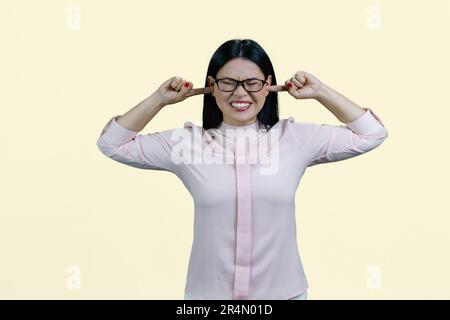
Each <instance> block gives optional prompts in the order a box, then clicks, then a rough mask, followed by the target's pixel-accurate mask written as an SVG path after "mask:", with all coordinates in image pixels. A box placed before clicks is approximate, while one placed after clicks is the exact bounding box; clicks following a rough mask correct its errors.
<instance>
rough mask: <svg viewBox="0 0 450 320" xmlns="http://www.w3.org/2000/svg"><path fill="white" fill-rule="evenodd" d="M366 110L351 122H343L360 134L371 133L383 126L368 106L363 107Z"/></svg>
mask: <svg viewBox="0 0 450 320" xmlns="http://www.w3.org/2000/svg"><path fill="white" fill-rule="evenodd" d="M364 110H366V112H365V113H364V114H363V115H362V116H361V117H359V118H358V119H355V120H353V121H351V122H348V123H345V126H347V127H348V128H350V129H352V131H354V132H356V133H358V134H360V135H372V134H375V133H377V132H379V131H380V130H381V129H383V128H384V125H383V123H382V122H381V120H379V118H378V117H377V116H376V115H375V114H374V113H373V111H372V110H371V109H370V108H364Z"/></svg>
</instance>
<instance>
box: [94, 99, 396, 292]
mask: <svg viewBox="0 0 450 320" xmlns="http://www.w3.org/2000/svg"><path fill="white" fill-rule="evenodd" d="M364 109H365V111H366V112H365V113H364V114H363V115H362V116H361V117H359V118H358V119H356V120H354V121H352V122H349V123H345V125H329V124H318V123H309V122H296V121H295V120H294V118H293V117H288V118H287V119H280V120H279V121H278V122H277V123H276V124H275V125H273V126H272V127H271V128H270V129H269V130H268V129H266V128H262V127H260V126H259V121H258V120H257V121H256V122H255V123H253V124H250V125H245V126H235V125H230V124H227V123H225V122H223V121H222V123H221V124H220V125H219V127H218V128H214V129H209V130H204V129H203V128H202V127H201V126H198V125H195V124H194V123H192V122H190V121H188V122H186V123H185V124H184V126H183V127H182V128H173V129H168V130H162V131H158V132H153V133H148V134H138V132H136V131H132V130H129V129H127V128H124V127H122V126H121V125H119V124H118V123H117V121H116V120H117V119H118V117H120V116H114V117H112V118H111V120H110V121H109V122H108V123H107V124H106V126H105V127H104V129H103V131H102V133H101V134H100V137H99V138H98V141H97V146H98V148H99V149H100V151H101V152H102V153H103V154H104V155H106V156H107V157H109V158H111V159H113V160H115V161H118V162H120V163H123V164H126V165H129V166H132V167H135V168H140V169H150V170H165V171H169V172H172V173H174V174H175V175H177V177H179V179H180V180H181V181H182V183H183V184H184V185H185V187H186V188H187V189H188V191H189V192H190V194H191V195H192V197H193V200H194V207H195V212H194V230H193V231H194V234H193V242H192V249H191V252H190V259H189V266H188V275H187V281H186V286H185V293H187V294H188V295H189V296H191V297H192V298H193V299H272V300H273V299H290V298H292V297H295V296H298V295H300V294H302V293H304V292H305V291H306V290H307V289H308V282H307V279H306V276H305V272H304V270H303V266H302V262H301V259H300V256H299V250H298V246H297V231H296V220H295V193H296V190H297V188H298V185H299V182H300V179H301V177H302V176H303V174H304V172H305V169H306V168H307V167H311V166H314V165H317V164H321V163H327V162H335V161H341V160H345V159H349V158H352V157H355V156H358V155H361V154H363V153H366V152H368V151H370V150H372V149H374V148H376V147H377V146H379V145H380V144H381V143H383V141H384V140H385V139H386V138H387V136H388V133H387V130H386V128H385V126H384V125H383V123H382V122H381V120H380V119H379V118H378V117H377V116H376V115H375V113H374V112H373V111H372V110H371V109H369V108H364Z"/></svg>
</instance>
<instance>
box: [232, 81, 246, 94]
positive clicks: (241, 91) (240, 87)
mask: <svg viewBox="0 0 450 320" xmlns="http://www.w3.org/2000/svg"><path fill="white" fill-rule="evenodd" d="M234 93H235V94H236V95H239V96H241V95H242V94H243V95H247V91H246V90H245V89H244V85H243V83H239V84H238V86H237V88H236V89H235V90H234Z"/></svg>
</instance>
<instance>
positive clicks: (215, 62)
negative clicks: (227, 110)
mask: <svg viewBox="0 0 450 320" xmlns="http://www.w3.org/2000/svg"><path fill="white" fill-rule="evenodd" d="M234 58H244V59H248V60H250V61H252V62H254V63H255V64H257V65H258V66H259V68H260V69H261V71H262V72H263V73H264V78H265V79H267V77H268V76H269V75H272V83H271V85H276V84H277V80H276V77H275V72H274V70H273V66H272V62H271V61H270V59H269V56H268V55H267V53H266V52H265V51H264V49H263V48H262V47H261V46H260V45H259V44H258V43H257V42H256V41H254V40H250V39H243V40H241V39H232V40H228V41H226V42H224V43H223V44H222V45H221V46H220V47H219V48H218V49H217V50H216V52H214V54H213V56H212V58H211V61H210V62H209V66H208V71H207V74H206V79H205V87H207V86H209V84H208V76H211V77H213V78H216V76H217V72H219V70H220V68H222V67H223V66H224V65H225V64H226V63H227V62H228V61H229V60H231V59H234ZM256 117H257V118H258V120H259V122H260V124H261V125H263V126H264V127H265V129H266V130H269V129H270V128H271V127H272V126H273V125H274V124H275V123H277V122H278V121H279V116H278V93H277V92H276V91H274V92H269V94H268V95H267V97H266V101H265V103H264V106H263V107H262V109H261V111H260V112H259V113H258V114H257V116H256ZM222 121H223V114H222V111H221V110H220V109H219V107H218V106H217V103H216V99H215V98H214V96H213V95H212V94H205V95H203V128H204V129H205V130H208V129H211V128H218V127H219V125H220V123H221V122H222Z"/></svg>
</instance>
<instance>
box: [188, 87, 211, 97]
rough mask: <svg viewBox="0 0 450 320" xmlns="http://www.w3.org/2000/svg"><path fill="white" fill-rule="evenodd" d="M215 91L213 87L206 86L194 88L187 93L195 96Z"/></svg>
mask: <svg viewBox="0 0 450 320" xmlns="http://www.w3.org/2000/svg"><path fill="white" fill-rule="evenodd" d="M212 91H213V87H212V86H211V87H205V88H196V89H192V90H191V91H190V92H189V93H188V94H187V95H188V96H189V97H190V96H195V95H198V94H208V93H211V92H212Z"/></svg>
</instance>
